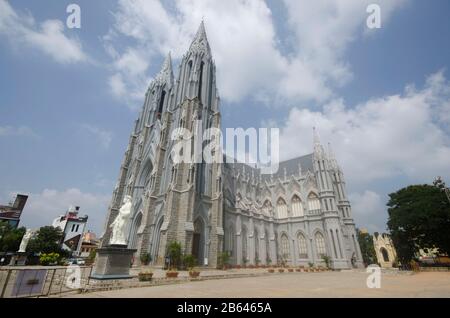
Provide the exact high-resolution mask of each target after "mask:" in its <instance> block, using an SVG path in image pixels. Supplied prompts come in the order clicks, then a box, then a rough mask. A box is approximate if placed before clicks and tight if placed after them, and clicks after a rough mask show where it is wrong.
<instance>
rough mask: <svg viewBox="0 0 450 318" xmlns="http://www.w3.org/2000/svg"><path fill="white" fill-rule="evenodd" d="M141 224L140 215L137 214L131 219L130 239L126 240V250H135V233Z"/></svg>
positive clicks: (139, 213)
mask: <svg viewBox="0 0 450 318" xmlns="http://www.w3.org/2000/svg"><path fill="white" fill-rule="evenodd" d="M141 222H142V213H141V212H138V213H137V214H136V216H135V217H134V219H133V223H132V225H131V232H130V238H129V240H128V248H136V246H137V232H138V230H139V227H140V226H141Z"/></svg>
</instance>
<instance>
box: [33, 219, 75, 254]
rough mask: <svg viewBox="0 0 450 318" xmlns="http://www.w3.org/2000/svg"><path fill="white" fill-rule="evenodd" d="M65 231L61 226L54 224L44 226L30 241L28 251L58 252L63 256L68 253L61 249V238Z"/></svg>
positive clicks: (37, 252)
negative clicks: (54, 225)
mask: <svg viewBox="0 0 450 318" xmlns="http://www.w3.org/2000/svg"><path fill="white" fill-rule="evenodd" d="M62 237H63V233H62V231H61V229H60V228H58V227H57V228H55V227H53V226H43V227H41V228H40V229H39V231H38V232H37V233H36V235H35V236H34V237H33V238H32V239H31V240H30V241H29V242H28V246H27V252H30V253H36V254H39V253H45V254H50V253H58V254H60V255H61V256H65V255H67V252H66V251H63V250H62V249H61V239H62Z"/></svg>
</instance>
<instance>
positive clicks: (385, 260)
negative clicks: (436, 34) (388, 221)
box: [373, 232, 397, 268]
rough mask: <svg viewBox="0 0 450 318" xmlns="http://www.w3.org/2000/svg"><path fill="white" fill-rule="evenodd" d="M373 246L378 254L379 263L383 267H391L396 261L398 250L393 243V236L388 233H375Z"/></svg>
mask: <svg viewBox="0 0 450 318" xmlns="http://www.w3.org/2000/svg"><path fill="white" fill-rule="evenodd" d="M373 247H374V248H375V253H376V255H377V260H378V263H379V264H380V266H381V267H383V268H391V267H393V265H394V264H395V262H396V259H397V252H396V250H395V247H394V244H393V243H392V239H391V236H390V235H389V234H387V233H382V234H379V233H378V232H375V233H374V234H373Z"/></svg>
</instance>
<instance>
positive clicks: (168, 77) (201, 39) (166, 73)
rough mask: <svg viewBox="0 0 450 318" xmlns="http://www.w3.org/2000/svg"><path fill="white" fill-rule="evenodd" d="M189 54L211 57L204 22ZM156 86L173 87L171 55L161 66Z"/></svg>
mask: <svg viewBox="0 0 450 318" xmlns="http://www.w3.org/2000/svg"><path fill="white" fill-rule="evenodd" d="M189 53H204V54H207V55H211V48H210V47H209V43H208V38H207V36H206V30H205V24H204V22H203V20H202V22H201V23H200V26H199V28H198V30H197V33H196V34H195V37H194V40H193V41H192V43H191V45H190V47H189V51H188V54H189ZM155 82H156V84H161V85H163V84H164V83H168V84H169V85H170V86H172V85H173V71H172V58H171V56H170V52H169V54H167V56H166V58H165V59H164V62H163V64H162V66H161V70H160V71H159V73H158V74H157V75H156V76H155Z"/></svg>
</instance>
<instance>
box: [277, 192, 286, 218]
mask: <svg viewBox="0 0 450 318" xmlns="http://www.w3.org/2000/svg"><path fill="white" fill-rule="evenodd" d="M276 216H277V218H278V219H286V218H287V217H288V210H287V203H286V199H285V198H283V196H279V197H278V199H277V205H276Z"/></svg>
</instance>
